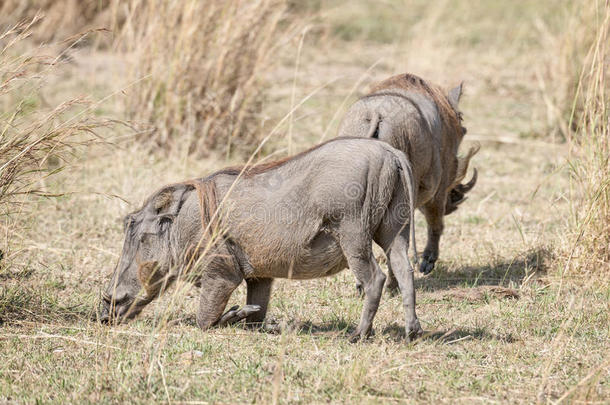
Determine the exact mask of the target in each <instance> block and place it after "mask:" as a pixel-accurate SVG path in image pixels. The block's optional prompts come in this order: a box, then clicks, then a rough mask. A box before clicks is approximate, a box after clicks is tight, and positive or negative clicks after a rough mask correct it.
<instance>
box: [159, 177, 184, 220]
mask: <svg viewBox="0 0 610 405" xmlns="http://www.w3.org/2000/svg"><path fill="white" fill-rule="evenodd" d="M188 190H189V186H187V185H185V184H177V185H171V186H168V187H166V188H164V189H163V190H161V191H159V192H158V193H157V195H156V196H155V197H154V198H153V199H152V201H151V202H150V208H151V211H152V212H153V213H154V214H157V215H163V216H170V217H171V216H176V215H178V212H179V211H180V207H181V206H182V202H183V197H184V194H185V193H186V192H187V191H188Z"/></svg>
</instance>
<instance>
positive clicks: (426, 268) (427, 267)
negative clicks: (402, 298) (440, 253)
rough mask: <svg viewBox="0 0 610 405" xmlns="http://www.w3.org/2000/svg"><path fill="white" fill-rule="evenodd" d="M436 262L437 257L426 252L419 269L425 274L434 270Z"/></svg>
mask: <svg viewBox="0 0 610 405" xmlns="http://www.w3.org/2000/svg"><path fill="white" fill-rule="evenodd" d="M435 263H436V258H435V257H434V256H433V255H432V254H430V253H428V254H426V252H424V256H423V257H422V261H421V264H420V265H419V271H420V272H422V273H424V274H429V273H430V272H431V271H432V270H434V264H435Z"/></svg>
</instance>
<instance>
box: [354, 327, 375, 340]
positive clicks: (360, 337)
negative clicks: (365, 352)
mask: <svg viewBox="0 0 610 405" xmlns="http://www.w3.org/2000/svg"><path fill="white" fill-rule="evenodd" d="M374 334H375V332H374V331H373V328H371V329H370V330H369V331H368V332H365V333H362V332H360V331H359V330H358V329H356V330H355V331H353V332H352V333H350V335H349V342H350V343H358V342H360V341H361V340H366V339H368V338H369V337H371V336H373V335H374Z"/></svg>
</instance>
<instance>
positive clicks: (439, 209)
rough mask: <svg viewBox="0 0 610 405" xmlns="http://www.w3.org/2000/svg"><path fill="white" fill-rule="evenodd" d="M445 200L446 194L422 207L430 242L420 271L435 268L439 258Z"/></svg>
mask: <svg viewBox="0 0 610 405" xmlns="http://www.w3.org/2000/svg"><path fill="white" fill-rule="evenodd" d="M441 200H442V201H441ZM445 200H446V195H445V196H444V198H439V197H437V198H436V199H435V200H434V201H432V202H430V203H428V204H426V205H425V206H423V207H422V212H423V213H424V215H425V216H426V223H427V224H428V242H427V243H426V248H425V249H424V254H423V256H422V261H421V264H420V266H419V271H420V272H422V273H424V274H428V273H430V272H431V271H432V270H434V265H435V264H436V260H437V259H438V251H439V244H440V240H441V235H442V234H443V228H444V224H443V215H444V214H445Z"/></svg>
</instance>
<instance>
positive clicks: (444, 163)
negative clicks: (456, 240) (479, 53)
mask: <svg viewBox="0 0 610 405" xmlns="http://www.w3.org/2000/svg"><path fill="white" fill-rule="evenodd" d="M461 94H462V85H459V86H458V87H456V88H454V89H452V90H451V91H450V92H449V93H448V94H445V93H444V92H443V91H442V90H441V89H440V88H439V87H438V86H435V85H433V84H429V83H427V82H426V81H424V80H422V79H421V78H419V77H417V76H415V75H411V74H401V75H397V76H393V77H390V78H389V79H386V80H384V81H383V82H381V83H378V84H377V85H376V86H374V87H373V89H372V91H371V92H370V93H369V94H368V95H366V96H364V97H362V98H361V99H360V100H358V101H357V102H356V103H354V105H352V106H351V107H350V109H349V110H348V111H347V113H346V115H345V118H344V119H343V121H342V123H341V125H340V128H339V136H340V137H343V136H350V137H353V136H361V137H369V138H378V139H381V140H383V141H385V142H388V143H389V144H390V145H392V146H393V147H395V148H396V149H399V150H401V151H403V152H404V153H405V154H406V155H407V158H408V159H409V162H411V166H412V169H413V181H414V183H415V185H416V187H417V200H416V202H415V206H416V207H417V208H419V209H421V211H422V212H423V213H424V215H425V217H426V222H427V224H428V242H427V244H426V248H425V250H424V254H423V260H422V262H421V265H420V271H421V272H422V273H424V274H428V273H429V272H431V271H432V269H434V264H435V263H436V260H437V259H438V251H439V242H440V237H441V234H442V233H443V227H444V225H443V216H444V215H447V214H450V213H451V212H453V211H455V210H456V209H457V207H458V205H459V204H461V203H462V202H463V201H464V200H465V194H466V193H467V192H468V191H470V190H471V189H472V187H474V185H475V183H476V180H477V172H476V169H475V170H474V174H473V176H472V179H471V180H470V181H469V182H468V183H466V184H460V183H461V181H462V180H463V179H464V177H466V172H467V170H468V163H469V161H470V159H471V158H472V156H474V154H475V153H476V152H477V151H478V148H471V149H470V150H469V152H468V153H467V155H466V156H465V157H461V158H460V157H458V156H457V152H458V148H459V146H460V143H461V142H462V138H463V137H464V135H465V134H466V128H464V127H463V126H462V124H461V121H462V115H461V113H460V112H459V111H458V107H457V106H458V101H459V99H460V96H461ZM390 264H391V263H390ZM388 270H389V271H388V274H389V277H390V280H389V283H388V288H394V289H395V288H396V280H395V278H394V276H393V273H392V270H393V269H392V267H391V265H388Z"/></svg>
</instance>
